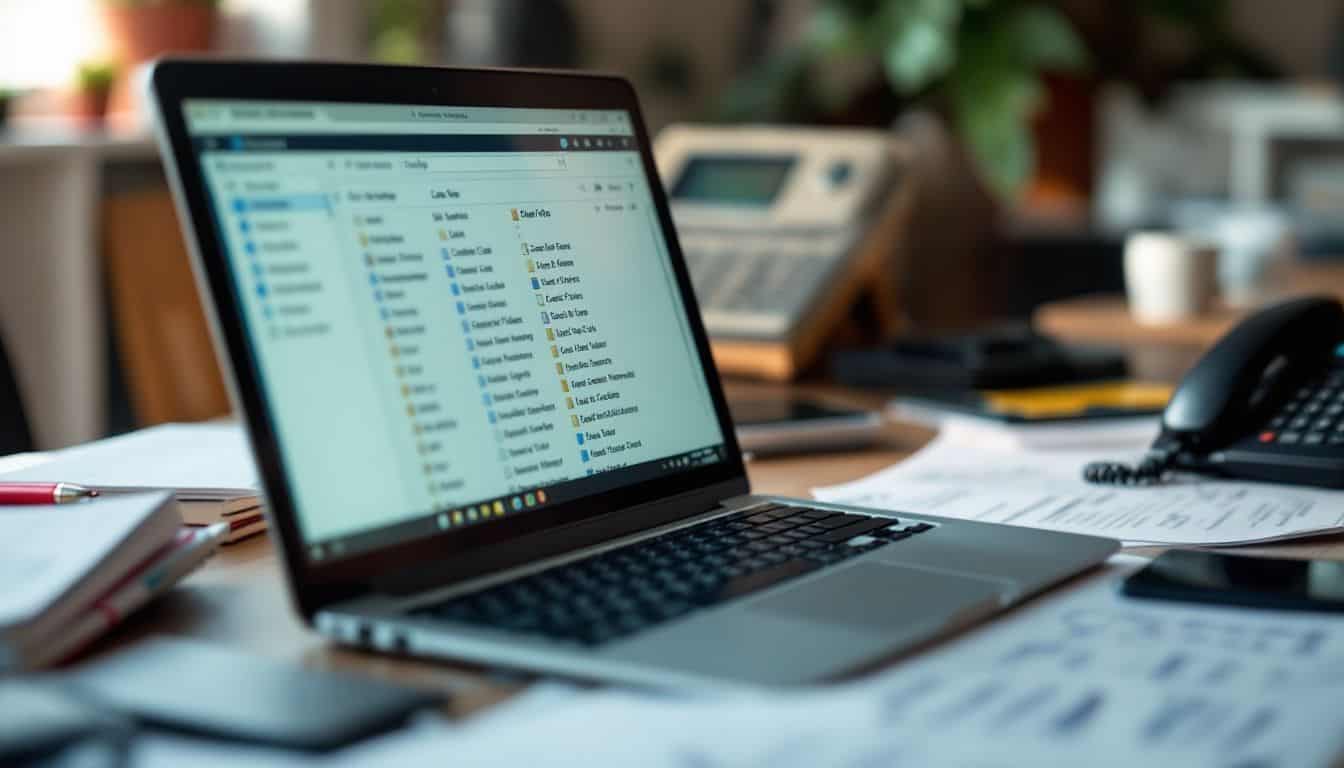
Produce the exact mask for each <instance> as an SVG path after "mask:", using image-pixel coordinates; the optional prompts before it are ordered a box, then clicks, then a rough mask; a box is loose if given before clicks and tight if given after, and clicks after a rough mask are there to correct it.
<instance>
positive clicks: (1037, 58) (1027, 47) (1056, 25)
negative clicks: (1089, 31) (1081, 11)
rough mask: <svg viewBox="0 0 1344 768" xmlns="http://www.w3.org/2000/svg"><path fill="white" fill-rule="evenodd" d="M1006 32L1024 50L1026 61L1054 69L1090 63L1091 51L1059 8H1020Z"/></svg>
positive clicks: (1064, 68)
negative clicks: (1086, 47) (1088, 53)
mask: <svg viewBox="0 0 1344 768" xmlns="http://www.w3.org/2000/svg"><path fill="white" fill-rule="evenodd" d="M1003 34H1004V35H1006V36H1008V37H1010V38H1011V45H1012V46H1013V47H1014V48H1015V49H1016V50H1018V51H1021V52H1022V53H1023V55H1024V56H1023V58H1024V59H1025V63H1027V64H1029V65H1031V66H1035V67H1040V68H1045V69H1053V70H1068V71H1076V70H1080V69H1083V68H1085V67H1086V66H1087V64H1088V55H1087V50H1086V49H1085V48H1084V47H1083V43H1082V41H1081V40H1079V39H1078V34H1077V32H1075V31H1074V29H1073V26H1072V25H1071V24H1070V23H1069V21H1068V20H1067V19H1065V18H1064V16H1063V15H1061V14H1060V13H1059V11H1057V10H1055V9H1054V8H1051V7H1049V6H1046V5H1040V4H1033V5H1024V6H1021V7H1019V8H1018V9H1017V10H1016V12H1015V13H1013V15H1012V16H1011V17H1010V18H1009V20H1008V24H1007V28H1006V29H1004V30H1003Z"/></svg>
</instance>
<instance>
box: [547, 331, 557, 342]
mask: <svg viewBox="0 0 1344 768" xmlns="http://www.w3.org/2000/svg"><path fill="white" fill-rule="evenodd" d="M546 340H547V341H555V331H554V330H553V329H551V328H547V329H546Z"/></svg>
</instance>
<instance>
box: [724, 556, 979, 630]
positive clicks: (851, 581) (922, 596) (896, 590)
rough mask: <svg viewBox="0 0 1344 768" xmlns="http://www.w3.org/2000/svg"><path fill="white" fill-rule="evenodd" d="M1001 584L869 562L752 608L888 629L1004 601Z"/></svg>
mask: <svg viewBox="0 0 1344 768" xmlns="http://www.w3.org/2000/svg"><path fill="white" fill-rule="evenodd" d="M1000 588H1001V587H1000V585H998V584H995V583H994V582H992V581H988V580H985V579H977V578H975V577H972V576H958V575H954V574H947V573H932V572H929V571H924V570H920V569H918V568H907V567H904V566H900V565H878V564H875V563H874V564H870V563H864V564H861V565H855V566H853V567H850V568H845V569H843V570H840V571H837V572H835V573H834V574H832V575H829V576H826V577H825V578H821V579H815V580H813V581H809V582H807V583H806V584H800V585H798V586H796V587H794V588H792V589H787V590H784V591H782V592H780V593H779V594H775V595H771V596H769V597H766V598H763V599H761V600H759V601H756V602H754V603H752V604H751V606H750V610H753V611H764V612H766V613H771V614H775V615H777V616H788V617H790V618H795V619H804V620H808V621H816V622H822V623H826V624H838V625H841V626H845V627H848V628H850V629H855V630H861V631H862V630H867V631H879V632H888V631H891V630H895V629H910V628H911V625H912V624H923V623H925V622H926V621H930V620H933V621H937V622H939V623H941V622H944V621H946V620H948V619H949V618H951V617H953V616H958V615H965V616H966V618H970V617H971V616H973V615H980V614H982V613H986V612H988V611H990V610H993V609H996V608H997V607H998V606H999V592H1000Z"/></svg>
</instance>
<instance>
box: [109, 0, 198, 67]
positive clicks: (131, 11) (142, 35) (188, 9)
mask: <svg viewBox="0 0 1344 768" xmlns="http://www.w3.org/2000/svg"><path fill="white" fill-rule="evenodd" d="M102 12H103V25H104V27H105V29H106V30H107V37H108V41H109V42H110V43H111V45H112V52H113V55H115V57H116V58H117V60H118V61H120V62H121V64H122V65H123V67H125V70H126V71H128V72H129V71H131V70H132V69H134V68H135V67H136V66H137V65H139V64H141V63H143V62H146V61H149V60H150V59H152V58H154V57H156V56H161V55H163V54H165V53H170V52H171V53H185V52H191V51H205V50H209V48H210V41H211V38H213V37H214V34H215V19H216V15H215V6H214V4H212V3H207V2H180V1H179V2H163V3H152V4H148V5H140V4H129V5H123V4H121V3H112V2H106V3H103V4H102Z"/></svg>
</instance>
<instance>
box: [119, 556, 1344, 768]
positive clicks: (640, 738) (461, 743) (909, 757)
mask: <svg viewBox="0 0 1344 768" xmlns="http://www.w3.org/2000/svg"><path fill="white" fill-rule="evenodd" d="M1117 586H1118V580H1117V579H1116V578H1105V579H1099V580H1097V581H1096V582H1095V583H1094V584H1092V585H1089V586H1085V587H1082V588H1080V589H1078V590H1076V591H1074V592H1071V593H1066V594H1064V595H1061V596H1059V597H1054V598H1048V599H1045V600H1043V601H1042V602H1040V603H1038V604H1035V605H1034V606H1030V607H1027V608H1025V609H1023V610H1022V611H1020V612H1019V613H1016V614H1013V615H1012V616H1010V617H1008V618H1007V619H1006V620H1003V621H999V622H996V623H994V624H991V625H989V626H987V627H986V628H984V629H982V630H980V631H978V632H975V633H972V634H971V635H969V636H967V637H966V638H965V639H962V640H959V641H956V642H954V643H951V644H949V645H947V646H945V647H943V648H941V649H939V650H937V651H934V652H933V653H931V654H927V655H924V656H920V657H917V658H915V659H912V660H910V661H908V662H905V663H903V664H901V665H899V666H897V667H894V668H893V669H891V670H889V671H886V672H882V673H879V674H877V675H875V676H872V677H869V678H864V679H862V680H860V681H858V682H854V683H848V684H844V685H839V686H831V687H816V688H807V689H790V690H783V691H778V692H763V693H760V694H743V695H731V696H718V697H712V698H709V697H683V696H675V695H658V694H649V693H641V692H634V691H625V690H598V691H583V692H579V691H575V690H574V689H570V688H557V687H554V686H549V685H543V686H540V687H539V688H537V689H534V690H533V692H531V693H529V694H525V695H524V696H522V697H520V698H519V699H517V700H514V701H512V702H509V703H506V704H504V705H502V706H500V707H497V708H495V709H492V710H489V711H488V712H487V713H485V714H484V715H482V716H478V717H476V718H472V719H469V720H467V721H465V722H464V723H462V724H460V725H459V724H451V723H445V722H442V721H437V720H428V721H423V722H420V723H418V724H417V725H415V726H413V727H411V728H408V729H404V730H402V731H400V732H397V733H393V734H390V735H388V736H384V737H381V738H378V739H373V740H370V741H368V742H365V743H362V744H360V745H357V746H354V747H351V748H348V749H345V750H342V751H340V752H337V753H335V754H331V755H327V756H324V758H322V759H323V760H325V761H327V762H324V763H323V764H335V765H342V766H361V767H362V766H406V765H526V766H536V767H540V766H598V765H613V766H628V765H638V766H641V768H644V767H646V766H647V767H649V768H658V767H660V766H667V767H668V768H673V767H675V768H687V767H695V768H701V767H703V768H718V767H719V766H749V767H752V768H755V767H757V766H759V767H760V768H766V767H767V766H768V767H769V768H776V767H778V768H813V767H814V766H839V767H841V768H851V767H852V768H868V767H870V766H883V767H886V766H893V767H894V768H901V766H971V767H972V768H975V767H976V766H979V767H981V768H990V767H997V766H1003V767H1004V768H1007V767H1008V766H1014V767H1017V766H1030V765H1052V766H1053V765H1079V766H1083V765H1085V766H1090V767H1091V766H1099V767H1105V766H1124V767H1125V768H1133V767H1134V766H1144V767H1145V768H1156V767H1157V766H1181V768H1200V767H1202V766H1211V767H1222V768H1231V767H1232V766H1252V765H1254V766H1257V768H1261V767H1263V768H1273V767H1274V766H1305V767H1307V768H1310V767H1311V766H1325V765H1329V764H1331V762H1332V761H1333V759H1334V758H1335V757H1336V756H1338V755H1340V754H1341V750H1344V711H1341V710H1340V708H1339V706H1338V703H1337V700H1338V692H1339V690H1341V686H1344V619H1340V618H1330V617H1323V616H1317V615H1311V614H1285V613H1282V612H1269V611H1249V610H1239V609H1226V608H1210V607H1190V606H1185V605H1181V604H1176V603H1170V604H1169V603H1159V602H1150V601H1140V600H1133V599H1127V598H1124V597H1122V596H1120V595H1119V594H1118V590H1117ZM136 758H137V759H136V760H134V761H133V764H134V765H143V766H157V765H181V764H188V763H190V764H193V765H195V764H212V765H234V764H239V762H240V761H246V764H248V765H250V766H260V765H284V766H308V765H312V764H314V761H312V760H310V759H308V758H305V757H303V756H301V755H295V754H292V753H282V752H274V751H267V750H249V749H237V748H233V747H230V748H228V749H227V750H225V749H221V748H220V747H219V746H217V745H211V744H206V743H197V742H187V741H183V740H180V739H179V740H164V739H155V740H152V741H150V742H148V743H146V744H142V745H141V746H140V747H139V748H138V749H137V750H136Z"/></svg>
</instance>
